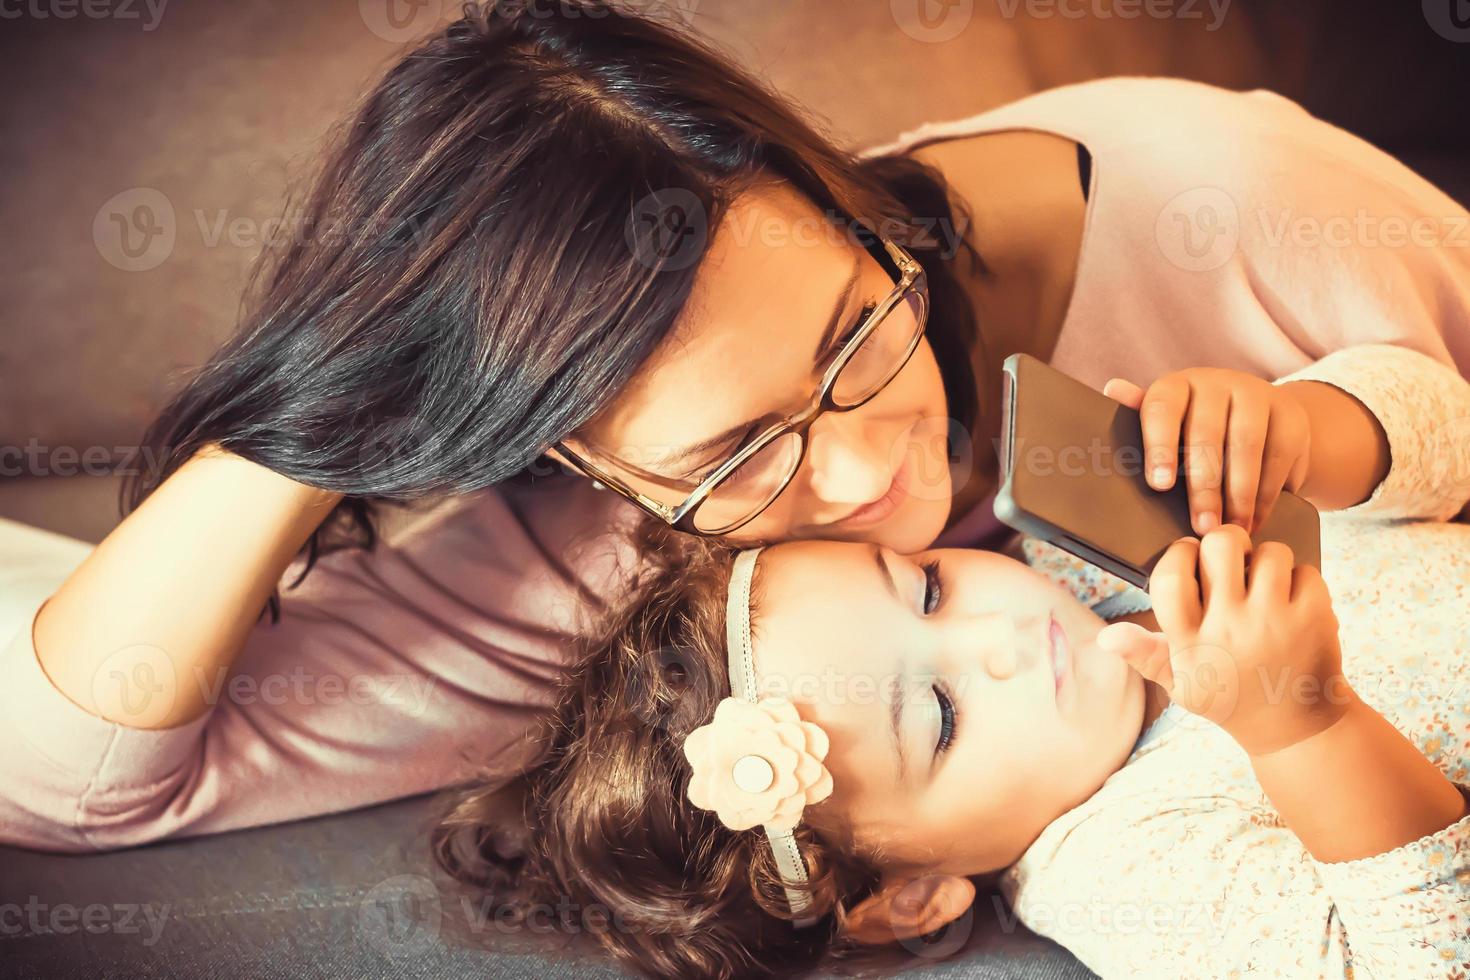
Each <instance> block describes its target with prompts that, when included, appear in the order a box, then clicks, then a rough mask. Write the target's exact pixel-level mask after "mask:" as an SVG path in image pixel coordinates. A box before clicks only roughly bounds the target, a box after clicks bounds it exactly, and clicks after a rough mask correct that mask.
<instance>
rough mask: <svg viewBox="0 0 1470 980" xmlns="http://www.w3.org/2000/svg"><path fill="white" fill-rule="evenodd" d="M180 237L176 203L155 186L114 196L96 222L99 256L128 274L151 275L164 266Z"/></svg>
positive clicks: (95, 240)
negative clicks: (175, 216)
mask: <svg viewBox="0 0 1470 980" xmlns="http://www.w3.org/2000/svg"><path fill="white" fill-rule="evenodd" d="M177 237H178V222H177V221H175V220H174V206H173V202H171V201H170V200H169V199H168V198H167V197H165V196H164V195H163V193H162V192H161V191H156V190H154V189H153V188H151V187H133V188H130V189H129V190H125V191H123V192H122V193H120V194H114V195H113V196H112V197H110V198H108V199H107V202H106V203H105V204H103V205H102V207H100V208H98V209H97V215H96V217H94V218H93V219H92V243H93V244H94V245H96V246H97V254H98V255H101V256H102V257H103V258H104V259H106V260H107V262H108V264H109V265H112V266H115V267H117V268H119V269H121V270H123V271H124V272H147V271H148V270H149V269H152V268H155V267H156V266H158V265H161V264H162V263H163V262H164V260H166V259H167V258H168V257H169V256H170V255H172V254H173V251H174V241H175V239H176V238H177Z"/></svg>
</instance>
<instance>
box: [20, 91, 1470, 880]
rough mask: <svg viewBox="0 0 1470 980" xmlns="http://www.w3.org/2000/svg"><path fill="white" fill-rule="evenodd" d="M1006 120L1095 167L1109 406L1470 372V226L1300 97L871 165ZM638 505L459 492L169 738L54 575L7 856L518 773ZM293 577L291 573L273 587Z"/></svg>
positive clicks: (309, 609)
mask: <svg viewBox="0 0 1470 980" xmlns="http://www.w3.org/2000/svg"><path fill="white" fill-rule="evenodd" d="M1004 129H1035V130H1041V131H1046V132H1052V133H1057V134H1059V135H1062V136H1066V137H1069V138H1071V139H1074V140H1077V141H1080V142H1082V143H1084V144H1085V145H1086V146H1087V148H1088V149H1089V150H1090V151H1091V153H1092V157H1093V177H1092V188H1091V192H1090V195H1089V203H1088V213H1087V224H1086V231H1085V234H1084V238H1083V242H1082V248H1081V255H1080V258H1079V265H1078V269H1077V277H1076V286H1075V292H1074V295H1073V298H1072V303H1071V307H1070V309H1069V311H1068V313H1067V316H1066V320H1065V322H1064V325H1063V329H1062V331H1061V334H1060V337H1059V340H1058V344H1057V348H1056V352H1055V355H1054V356H1053V358H1052V363H1053V364H1055V365H1056V366H1057V367H1059V368H1060V369H1061V370H1063V371H1066V372H1067V373H1069V374H1072V375H1074V376H1076V377H1079V378H1081V379H1082V380H1084V381H1086V382H1088V383H1089V384H1092V385H1094V386H1096V387H1099V388H1100V387H1101V386H1102V384H1103V383H1104V382H1105V381H1106V380H1107V379H1108V378H1109V377H1111V376H1114V375H1117V376H1121V377H1125V378H1129V379H1131V380H1133V381H1135V382H1138V383H1139V384H1147V383H1148V382H1150V381H1152V380H1153V379H1155V378H1157V377H1158V376H1159V375H1161V374H1164V373H1166V372H1168V371H1172V370H1176V369H1179V368H1184V367H1190V366H1196V365H1215V366H1220V367H1228V368H1235V369H1238V370H1242V371H1248V372H1250V373H1252V374H1256V375H1259V376H1262V377H1266V378H1272V379H1274V378H1277V377H1280V376H1281V375H1284V374H1287V373H1289V372H1292V371H1295V370H1297V369H1299V368H1302V367H1304V366H1306V365H1308V364H1311V363H1312V362H1314V361H1316V360H1317V359H1319V358H1321V357H1322V356H1323V355H1325V354H1328V353H1330V352H1332V351H1334V350H1338V349H1340V348H1344V347H1349V346H1355V345H1359V344H1368V343H1388V344H1397V345H1401V346H1404V347H1408V348H1412V349H1414V350H1417V351H1419V352H1421V353H1423V354H1426V355H1428V356H1430V357H1432V358H1434V359H1436V360H1438V361H1441V362H1443V363H1445V364H1447V365H1450V366H1453V367H1455V368H1457V370H1458V371H1459V373H1460V374H1461V375H1466V376H1470V243H1467V237H1470V230H1467V214H1466V211H1465V209H1464V208H1462V207H1461V206H1459V205H1458V204H1456V203H1455V202H1454V201H1452V200H1451V199H1450V198H1449V197H1448V196H1446V195H1445V194H1444V193H1442V192H1440V191H1439V190H1437V189H1436V188H1435V187H1433V186H1432V185H1430V184H1429V183H1427V182H1426V181H1425V180H1423V179H1422V178H1420V177H1418V176H1417V175H1415V174H1414V173H1413V172H1412V171H1410V170H1409V169H1408V168H1406V167H1404V166H1403V165H1402V164H1400V163H1399V162H1397V161H1396V160H1394V159H1393V158H1392V157H1390V156H1388V155H1387V154H1385V153H1383V152H1381V151H1379V150H1377V149H1375V148H1373V147H1372V146H1370V145H1369V144H1367V143H1365V142H1363V141H1362V140H1360V139H1357V138H1356V137H1353V136H1351V135H1349V134H1348V133H1346V132H1343V131H1342V130H1340V129H1337V128H1335V127H1333V126H1330V125H1328V124H1326V123H1324V122H1322V121H1320V120H1318V119H1316V118H1314V117H1313V116H1311V115H1309V114H1307V113H1306V112H1305V111H1304V110H1302V109H1301V108H1300V107H1299V106H1297V105H1296V104H1295V103H1293V102H1291V101H1289V100H1287V99H1285V98H1282V97H1280V96H1277V95H1274V94H1271V93H1269V92H1264V91H1257V92H1248V93H1237V92H1230V91H1226V90H1223V89H1217V88H1213V87H1210V86H1206V85H1202V84H1198V83H1193V82H1185V81H1179V80H1172V79H1154V78H1114V79H1104V80H1100V81H1094V82H1086V83H1082V84H1077V85H1070V86H1065V87H1062V88H1057V89H1052V90H1049V91H1047V92H1042V93H1039V94H1037V95H1033V96H1029V97H1027V98H1025V99H1022V100H1020V101H1018V102H1015V103H1012V104H1009V105H1006V106H1003V107H1000V108H997V109H994V110H990V111H988V112H985V113H981V114H980V115H977V116H973V117H970V118H967V119H959V120H953V121H949V122H937V123H927V124H925V125H923V126H920V127H919V128H917V129H915V130H911V131H909V132H906V133H904V134H903V135H902V136H900V137H899V138H898V140H896V141H895V142H893V143H890V144H887V145H884V146H879V147H872V148H870V149H868V150H866V151H864V152H865V153H869V154H876V153H884V152H891V151H894V150H900V149H904V148H906V147H908V146H910V145H913V144H915V143H917V142H920V141H923V140H928V139H934V138H941V137H948V136H959V135H964V134H968V133H978V132H983V131H995V130H1004ZM979 244H980V248H981V249H982V251H983V249H984V243H983V242H982V243H979ZM978 510H979V513H977V514H971V515H968V516H967V517H966V518H964V519H963V520H962V521H961V522H960V523H958V524H957V525H956V526H955V527H953V528H951V529H950V531H949V532H946V534H945V535H944V536H943V537H941V538H940V543H941V544H947V545H956V544H970V543H974V542H976V541H978V540H983V539H984V538H985V537H986V533H987V532H986V528H987V525H988V524H989V521H988V520H987V517H988V510H989V503H988V501H987V502H986V503H984V504H982V505H981V507H980V508H979V509H978ZM633 514H634V512H633V510H632V507H631V505H629V504H627V503H626V502H625V501H622V500H620V499H618V498H616V497H614V496H613V495H611V494H608V493H605V492H599V491H597V490H595V489H593V488H592V487H591V486H590V485H588V484H586V483H584V482H580V481H569V482H562V481H551V482H548V483H547V484H546V485H545V486H538V487H532V488H524V487H521V488H511V487H506V488H495V489H492V490H487V491H482V492H480V493H476V494H472V495H467V496H464V497H460V498H455V499H454V500H452V501H448V502H446V504H445V505H444V506H442V507H440V508H438V509H436V510H435V511H433V512H432V513H431V514H430V515H428V516H426V517H425V518H423V519H422V521H420V522H419V523H417V524H415V525H411V526H406V527H404V528H403V529H402V530H401V531H400V532H399V533H397V534H394V535H389V536H388V538H387V539H386V541H385V542H384V544H383V545H380V547H379V548H378V549H377V550H376V551H375V552H374V553H372V554H367V553H363V552H360V551H359V552H344V553H338V554H333V555H328V556H326V557H324V558H322V559H321V560H320V561H319V562H318V564H317V567H316V568H315V569H314V570H313V571H312V573H311V574H310V575H309V576H307V578H306V580H305V582H304V583H303V584H302V585H301V586H299V587H298V588H296V589H294V590H289V591H284V592H283V593H282V598H283V606H282V610H283V618H282V621H281V622H280V623H279V624H278V625H275V626H271V625H269V623H268V621H267V620H265V619H262V620H261V621H260V623H258V624H257V625H256V627H255V628H254V630H253V631H252V633H251V635H250V637H249V639H248V642H247V644H246V646H245V649H244V651H243V652H242V653H241V654H240V656H239V657H238V659H237V660H236V663H235V666H234V670H233V672H232V674H231V675H230V677H229V678H223V677H216V678H203V679H202V680H201V682H203V683H206V684H209V685H210V686H211V689H212V690H213V689H214V688H215V686H216V685H218V694H217V696H216V700H215V702H214V706H213V707H212V708H211V710H210V711H209V713H207V714H206V715H205V716H203V717H202V718H199V719H197V720H196V721H194V722H191V723H189V724H186V725H183V726H180V727H178V728H174V729H169V730H165V731H142V730H135V729H129V728H126V727H123V726H119V725H115V724H112V723H109V722H106V721H103V720H101V719H99V718H97V717H95V716H93V715H90V714H88V713H87V712H85V711H83V710H82V709H81V708H79V707H77V706H76V705H75V704H73V703H72V702H71V701H69V700H68V699H67V698H66V697H65V696H63V695H62V694H61V693H60V692H59V691H57V690H56V688H54V687H53V686H52V685H51V683H50V681H49V680H48V679H47V677H46V675H45V673H44V672H43V670H42V669H41V667H40V665H39V663H38V662H37V660H36V655H35V651H34V648H33V646H32V640H31V625H32V622H33V620H34V616H35V613H36V611H37V610H38V609H39V608H40V605H41V600H42V599H43V598H44V597H45V596H46V595H49V594H50V592H51V591H52V590H54V588H55V587H56V585H57V584H59V578H58V579H56V580H54V581H50V582H47V583H42V585H43V586H44V587H39V586H36V585H35V583H33V588H34V589H35V591H36V592H37V594H36V596H35V597H34V599H33V600H31V601H27V602H23V603H21V604H20V608H18V609H16V610H14V612H13V615H11V616H10V618H9V619H6V620H4V621H3V622H0V627H3V629H4V630H6V631H7V633H8V635H4V636H0V642H4V644H5V646H4V647H3V648H0V676H3V678H4V681H3V683H0V744H3V746H4V751H3V752H0V841H3V842H6V843H13V844H20V845H23V846H29V847H36V848H43V849H48V850H56V851H90V850H96V849H105V848H115V847H121V846H126V845H131V844H139V843H143V842H146V841H152V840H157V839H160V838H166V837H183V836H190V835H195V834H204V833H211V832H216V831H223V830H229V829H232V828H236V827H244V826H251V825H257V824H266V823H272V822H277V821H283V820H291V819H295V818H299V817H305V816H309V815H314V814H321V813H327V812H332V811H337V810H344V809H348V808H352V807H357V806H363V805H366V804H371V803H377V802H381V801H384V800H389V799H393V798H396V797H401V796H406V795H410V794H414V793H419V792H423V791H427V790H431V789H435V788H439V787H442V786H445V785H447V784H449V783H451V782H455V781H457V780H460V779H464V778H467V777H469V776H471V775H472V774H474V773H475V772H476V770H477V768H478V767H480V766H488V767H490V769H492V770H493V771H497V772H504V771H510V770H512V769H514V768H516V767H518V766H520V765H522V764H524V763H525V762H526V761H527V760H528V759H529V758H530V756H531V753H533V752H534V745H533V743H531V742H530V741H529V740H528V739H527V738H526V735H527V733H528V731H529V729H530V726H531V725H532V724H533V722H534V719H535V717H536V714H537V709H538V708H540V707H541V706H542V705H544V704H545V703H546V701H547V699H548V696H549V692H550V685H551V682H552V678H553V677H554V675H555V671H556V668H557V666H558V664H559V663H560V660H561V657H562V656H563V655H564V654H565V652H566V650H567V640H568V638H569V636H570V635H571V632H572V631H573V630H574V629H575V628H576V625H577V624H578V623H579V622H583V621H585V620H584V619H583V618H582V617H584V616H585V615H586V614H587V613H588V612H589V611H592V610H594V609H595V608H596V607H597V605H598V604H599V603H600V602H606V601H615V598H616V595H617V583H618V582H619V581H621V576H622V574H623V572H622V571H620V569H626V568H628V567H631V565H630V563H631V562H633V561H636V556H632V555H629V554H628V553H627V551H626V549H625V547H624V546H623V545H622V544H621V543H619V541H618V540H617V538H618V535H617V532H616V529H615V528H614V525H617V524H620V523H622V522H625V521H627V520H631V519H632V517H633ZM992 520H993V519H992ZM83 553H84V552H83ZM74 560H77V559H75V555H73V556H72V558H71V559H69V563H71V562H73V561H74ZM298 570H299V559H298V563H293V565H292V567H291V568H290V569H288V570H287V572H286V575H285V576H284V578H283V580H282V581H283V582H290V581H291V580H292V579H293V578H294V577H295V574H296V572H297V571H298ZM64 572H65V569H62V570H61V573H60V577H61V578H64ZM0 609H3V606H0Z"/></svg>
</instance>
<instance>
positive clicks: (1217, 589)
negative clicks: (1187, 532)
mask: <svg viewBox="0 0 1470 980" xmlns="http://www.w3.org/2000/svg"><path fill="white" fill-rule="evenodd" d="M1250 550H1251V539H1250V535H1248V534H1246V533H1245V529H1244V528H1241V527H1236V526H1235V525H1234V524H1224V525H1221V526H1220V527H1217V528H1215V529H1214V530H1213V531H1211V532H1210V533H1208V534H1206V535H1205V536H1204V538H1202V539H1201V540H1200V543H1199V583H1200V595H1201V596H1202V597H1203V599H1204V606H1205V608H1206V609H1209V608H1210V606H1212V605H1214V604H1216V603H1224V604H1226V605H1237V604H1239V603H1241V602H1243V601H1244V600H1245V556H1246V553H1247V552H1249V551H1250Z"/></svg>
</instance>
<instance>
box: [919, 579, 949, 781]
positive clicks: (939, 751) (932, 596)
mask: <svg viewBox="0 0 1470 980" xmlns="http://www.w3.org/2000/svg"><path fill="white" fill-rule="evenodd" d="M920 567H921V568H922V569H923V570H924V601H923V607H924V615H926V616H929V615H932V614H933V613H934V611H935V610H936V609H938V608H939V606H940V604H941V603H942V602H943V601H944V587H943V582H942V580H941V579H940V576H939V559H938V558H935V559H933V560H931V561H927V562H924V563H923V564H922V565H921V566H920ZM930 689H931V690H932V691H933V692H934V703H935V704H936V705H938V707H939V739H938V741H937V742H936V743H935V745H934V754H935V755H936V756H940V755H943V754H944V753H945V752H946V751H948V749H949V747H950V745H952V744H953V743H954V733H955V720H956V716H957V714H958V711H957V710H956V708H955V697H954V691H953V690H951V688H950V686H949V682H948V681H947V680H945V679H944V678H942V677H941V678H939V679H938V680H936V681H935V682H934V683H933V684H932V685H930Z"/></svg>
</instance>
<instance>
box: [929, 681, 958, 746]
mask: <svg viewBox="0 0 1470 980" xmlns="http://www.w3.org/2000/svg"><path fill="white" fill-rule="evenodd" d="M933 689H934V700H935V701H937V702H938V703H939V741H938V743H937V744H936V745H935V746H934V754H935V755H943V754H944V753H945V751H946V750H948V748H949V747H950V745H951V744H952V743H953V742H954V721H955V710H954V698H952V697H950V694H949V690H948V688H947V687H946V686H945V685H944V684H943V683H942V682H941V683H937V684H935V685H933Z"/></svg>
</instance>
